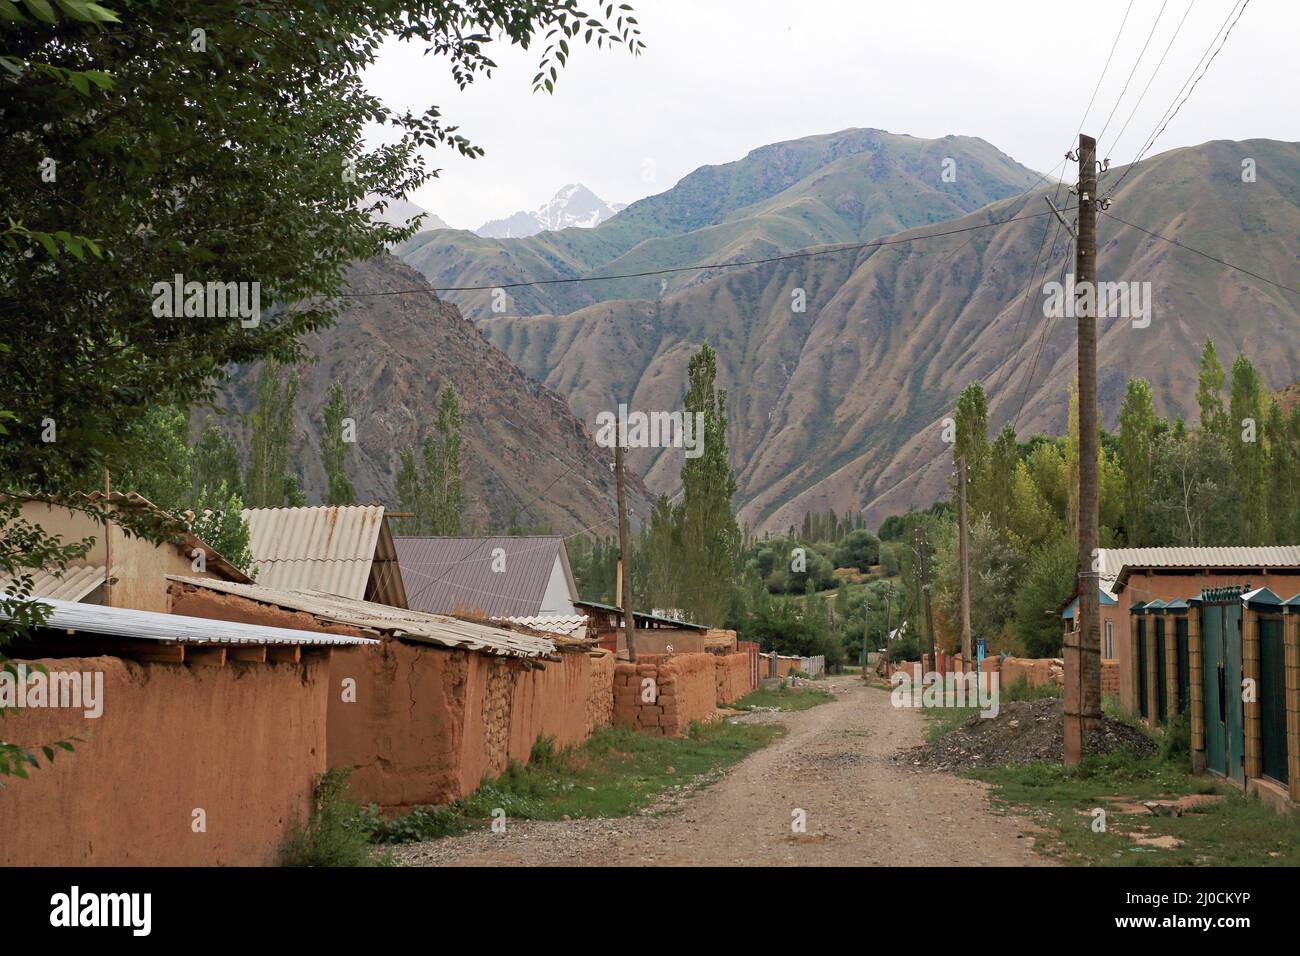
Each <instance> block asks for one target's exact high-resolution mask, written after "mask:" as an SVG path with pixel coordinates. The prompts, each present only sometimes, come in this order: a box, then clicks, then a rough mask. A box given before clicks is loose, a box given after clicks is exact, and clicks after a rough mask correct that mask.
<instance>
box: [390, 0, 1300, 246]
mask: <svg viewBox="0 0 1300 956" xmlns="http://www.w3.org/2000/svg"><path fill="white" fill-rule="evenodd" d="M629 2H631V3H632V6H633V7H634V8H635V10H636V14H635V15H636V17H637V19H638V20H639V21H640V24H641V28H642V33H643V39H644V40H645V43H646V47H647V49H646V51H645V52H644V53H643V54H642V55H641V56H639V57H633V56H632V55H631V54H630V53H628V52H627V50H626V48H622V49H614V50H597V49H595V47H591V48H584V47H579V48H577V49H576V50H575V51H574V55H573V57H572V59H571V60H570V63H569V66H568V67H567V68H566V69H565V70H564V71H563V72H562V73H561V75H560V80H559V83H558V84H557V85H556V89H555V93H554V94H553V95H547V94H545V93H539V94H534V93H533V92H532V91H531V86H530V84H531V80H532V77H533V75H534V74H535V73H536V65H537V61H538V57H539V55H540V53H541V49H542V48H543V47H544V44H542V45H539V46H535V47H534V48H533V49H532V50H531V51H527V52H525V51H520V50H518V49H508V48H506V47H505V46H500V47H498V48H497V49H496V50H495V53H494V54H493V59H495V60H496V62H497V63H498V64H499V69H498V70H496V71H495V72H494V74H493V76H492V78H491V79H480V80H479V81H477V82H476V83H475V84H474V85H472V86H471V87H470V88H469V89H467V90H466V91H464V92H461V91H460V90H458V89H457V88H456V85H455V84H454V83H453V82H452V80H451V78H450V76H449V74H448V70H447V68H446V63H445V62H443V61H441V60H439V59H438V58H437V57H435V56H432V55H430V56H424V55H423V54H422V52H421V48H420V47H410V46H404V45H402V44H398V43H390V44H388V45H387V46H386V47H385V48H384V49H383V51H382V53H381V55H380V58H379V61H378V63H377V64H376V65H375V67H374V68H373V69H372V70H371V71H370V72H369V73H368V74H367V77H366V81H367V84H368V85H369V87H370V89H371V90H372V91H373V92H375V93H376V94H377V95H378V96H380V97H381V98H382V99H383V100H384V101H385V102H386V103H388V104H389V105H390V106H393V107H395V108H403V109H404V108H408V107H409V108H414V109H423V108H425V107H427V106H428V105H429V104H431V103H436V104H438V105H439V106H440V107H441V108H442V111H443V115H444V118H445V120H446V121H447V122H448V123H454V124H458V125H459V126H460V127H461V132H462V133H463V134H464V135H466V136H467V137H469V139H470V140H471V141H473V142H474V143H476V144H477V145H479V146H482V147H483V148H484V149H485V150H486V155H485V156H483V157H482V158H479V159H475V160H465V159H462V158H460V157H458V156H456V155H454V154H453V153H451V152H450V151H448V150H439V151H436V152H434V153H433V154H432V156H431V164H432V165H433V166H435V167H439V168H441V169H442V170H443V172H442V177H441V178H440V179H438V180H435V181H434V182H433V183H432V184H430V185H428V186H426V187H424V188H423V189H421V190H420V191H419V192H418V193H417V194H415V195H413V196H410V197H408V198H410V199H411V200H412V201H414V202H416V203H418V204H419V205H421V206H423V207H424V208H425V209H428V210H429V211H431V212H434V213H437V214H438V215H439V216H441V217H442V218H443V219H445V220H446V221H447V222H448V223H450V224H451V225H452V226H455V227H457V228H464V229H473V228H476V227H478V226H479V225H480V224H481V223H483V222H484V221H485V220H488V219H492V218H497V217H501V216H505V215H508V214H510V213H512V212H514V211H516V210H519V209H534V208H536V207H537V206H539V205H541V204H542V203H543V202H544V201H546V200H547V199H549V198H550V197H551V196H552V195H553V194H554V193H555V192H556V191H557V190H558V189H559V188H560V187H561V186H563V185H565V184H566V183H572V182H580V183H583V184H585V185H587V186H589V187H590V188H591V189H592V190H593V191H594V192H595V193H596V194H597V195H598V196H600V197H601V198H603V199H606V200H609V201H611V202H625V203H626V202H632V201H634V200H636V199H640V198H641V197H643V196H648V195H651V194H653V193H657V192H662V191H663V190H665V189H668V188H670V187H671V186H672V185H673V184H674V183H675V182H676V181H677V180H679V179H680V178H681V177H682V176H684V175H686V174H687V173H689V172H690V171H691V170H693V169H695V168H697V167H699V166H702V165H706V164H719V163H725V162H730V161H732V160H735V159H739V158H741V157H742V156H744V155H745V154H746V153H747V152H749V151H750V150H752V149H754V148H756V147H758V146H763V145H766V144H768V143H775V142H780V141H782V140H787V139H795V138H797V137H800V136H809V135H813V134H817V133H828V132H833V131H835V130H840V129H845V128H848V127H874V128H877V129H885V130H889V131H890V132H894V133H910V134H912V135H914V136H922V137H940V136H944V135H947V134H949V133H955V134H960V135H968V136H979V137H982V138H983V139H986V140H988V141H989V142H990V143H992V144H993V145H995V146H997V147H998V148H999V149H1001V150H1003V151H1004V152H1006V153H1008V154H1010V155H1011V156H1012V157H1013V158H1015V159H1016V160H1018V161H1020V162H1021V163H1024V164H1025V165H1026V166H1029V167H1031V168H1033V169H1035V170H1038V171H1040V172H1041V171H1045V170H1048V169H1051V168H1053V167H1056V166H1057V165H1058V164H1059V163H1060V162H1061V160H1062V159H1063V155H1062V154H1063V152H1064V150H1065V148H1066V146H1067V144H1068V143H1069V141H1070V140H1071V139H1072V137H1073V136H1074V135H1075V132H1076V130H1077V128H1078V125H1079V122H1080V120H1081V119H1082V117H1083V113H1084V108H1085V107H1086V106H1087V104H1088V100H1089V97H1091V96H1092V92H1093V88H1094V86H1095V85H1096V82H1097V78H1098V76H1099V75H1101V71H1102V66H1103V64H1104V63H1105V61H1106V57H1107V54H1108V52H1109V51H1110V48H1111V43H1112V41H1113V40H1114V39H1115V36H1116V31H1117V30H1118V28H1119V25H1120V22H1121V20H1122V19H1123V17H1124V13H1125V8H1126V7H1127V6H1129V2H1128V0H1096V2H1094V3H1092V4H1091V5H1090V6H1089V5H1087V4H1084V5H1080V4H1078V3H1074V2H1066V0H986V2H972V0H952V2H949V0H904V2H896V0H888V2H886V0H842V2H841V0H800V2H791V0H703V2H696V0H629ZM1239 2H1240V0H1190V3H1191V7H1190V12H1188V10H1189V0H1167V2H1164V0H1133V3H1132V9H1131V12H1130V13H1129V15H1128V21H1127V23H1126V24H1125V26H1124V29H1123V32H1122V34H1121V36H1120V40H1119V44H1118V47H1117V48H1116V50H1115V55H1114V59H1113V60H1112V62H1111V64H1110V68H1109V69H1108V70H1107V71H1106V74H1105V80H1104V82H1103V83H1102V86H1101V89H1100V92H1099V93H1098V94H1097V97H1096V102H1095V103H1094V104H1093V107H1092V110H1091V112H1090V113H1089V116H1088V121H1087V123H1086V124H1085V127H1084V131H1085V132H1090V133H1092V134H1093V135H1094V136H1096V135H1098V134H1100V133H1101V131H1102V128H1103V126H1104V125H1105V124H1106V120H1107V116H1108V115H1109V114H1110V113H1111V109H1112V107H1113V106H1114V105H1115V103H1116V100H1117V98H1118V97H1119V95H1120V91H1121V88H1122V87H1123V86H1124V83H1125V81H1126V80H1127V79H1128V77H1129V74H1130V71H1131V70H1132V69H1133V67H1134V63H1135V62H1137V59H1138V54H1139V51H1140V50H1141V49H1142V46H1143V44H1144V43H1146V42H1147V38H1148V36H1149V35H1150V36H1151V39H1150V45H1149V46H1148V48H1147V50H1146V53H1145V55H1144V56H1143V57H1142V59H1141V62H1140V63H1139V64H1138V66H1137V71H1136V73H1134V74H1133V76H1132V80H1131V82H1130V83H1129V88H1128V92H1127V95H1126V96H1125V97H1124V99H1123V101H1122V102H1120V104H1119V108H1118V109H1117V110H1115V114H1114V118H1113V119H1111V120H1110V125H1109V129H1108V130H1107V131H1106V134H1105V136H1104V137H1102V138H1101V139H1100V146H1099V155H1109V156H1111V157H1112V160H1113V161H1114V162H1115V163H1116V164H1119V163H1123V162H1128V161H1129V160H1131V159H1132V158H1133V156H1134V155H1135V154H1136V152H1137V151H1138V149H1139V148H1140V147H1141V144H1142V141H1143V140H1144V139H1145V138H1146V137H1147V135H1148V134H1149V133H1150V132H1152V130H1153V128H1154V126H1155V123H1156V121H1157V119H1158V118H1159V117H1160V115H1161V113H1162V112H1163V111H1164V110H1165V108H1166V107H1167V106H1169V105H1170V104H1171V101H1173V100H1174V97H1175V94H1176V93H1177V91H1178V89H1179V88H1180V86H1182V84H1183V83H1184V81H1185V80H1187V79H1188V78H1189V75H1190V74H1191V73H1192V68H1193V66H1194V65H1195V64H1196V62H1197V61H1198V60H1199V59H1200V58H1201V56H1202V54H1204V53H1205V52H1206V48H1207V47H1208V46H1209V45H1210V42H1211V40H1212V39H1213V37H1214V36H1215V32H1216V30H1218V29H1219V27H1220V26H1221V25H1222V24H1223V23H1224V20H1225V18H1226V17H1227V16H1228V14H1229V11H1231V10H1232V9H1233V8H1234V6H1236V5H1237V3H1239ZM1162 5H1163V15H1162V16H1160V19H1159V22H1158V23H1157V14H1158V12H1159V11H1161V8H1162ZM1085 10H1091V11H1092V13H1093V14H1094V18H1093V22H1092V24H1091V25H1090V26H1087V25H1084V24H1083V23H1081V22H1080V21H1079V19H1078V18H1079V16H1080V14H1081V12H1083V11H1085ZM1185 13H1186V14H1187V17H1186V20H1185V22H1183V23H1182V27H1181V30H1180V31H1179V32H1178V35H1177V37H1176V39H1175V40H1174V43H1173V46H1172V48H1170V50H1169V53H1168V56H1167V58H1166V59H1165V61H1164V64H1163V65H1162V66H1161V67H1160V69H1159V72H1158V74H1157V75H1156V76H1155V79H1154V81H1153V82H1152V83H1151V86H1150V89H1149V90H1148V91H1147V92H1146V94H1145V97H1143V98H1142V99H1141V102H1140V103H1138V97H1139V95H1140V94H1141V93H1142V91H1143V88H1144V87H1146V85H1147V83H1148V80H1150V79H1151V77H1152V74H1153V71H1154V70H1155V68H1156V64H1157V62H1158V61H1159V60H1160V57H1161V56H1162V55H1163V54H1164V52H1165V48H1166V46H1167V44H1169V42H1170V38H1171V37H1173V36H1174V31H1175V28H1176V27H1178V25H1179V22H1180V21H1181V20H1183V17H1184V14H1185ZM1153 24H1154V25H1155V33H1154V35H1151V30H1152V26H1153ZM1080 37H1086V43H1085V46H1084V47H1080V46H1079V40H1080ZM1297 38H1300V2H1297V0H1250V2H1249V6H1248V7H1247V8H1246V10H1245V14H1244V15H1243V16H1242V18H1241V20H1240V22H1239V23H1238V24H1237V26H1236V28H1235V29H1234V30H1233V32H1232V35H1231V36H1230V37H1229V39H1228V42H1227V45H1226V46H1225V47H1224V49H1223V52H1222V53H1220V54H1219V56H1218V58H1217V59H1216V60H1215V61H1214V63H1213V65H1212V66H1211V67H1210V70H1209V72H1208V74H1207V75H1206V76H1205V78H1204V79H1203V80H1201V82H1200V84H1199V85H1198V86H1197V87H1196V90H1195V92H1194V93H1193V94H1192V96H1191V99H1190V100H1188V102H1187V104H1186V105H1185V106H1184V107H1183V108H1182V110H1181V112H1180V113H1179V114H1178V116H1177V117H1176V118H1175V119H1174V121H1173V122H1172V123H1171V124H1170V126H1169V128H1168V129H1167V130H1166V131H1165V133H1164V134H1163V135H1162V136H1161V137H1160V139H1159V140H1158V141H1157V143H1156V145H1155V147H1154V149H1153V150H1152V153H1153V154H1154V153H1159V152H1162V151H1163V150H1166V149H1170V148H1172V147H1176V146H1187V145H1193V144H1197V143H1202V142H1205V141H1206V140H1211V139H1248V138H1252V137H1267V138H1270V139H1280V140H1292V141H1294V140H1300V106H1298V104H1300V68H1297V62H1296V60H1297V49H1296V40H1297ZM1216 45H1217V44H1216ZM1080 49H1082V50H1083V51H1084V53H1085V56H1084V57H1083V58H1082V60H1080V58H1079V56H1078V51H1079V50H1080ZM1135 103H1138V108H1137V112H1136V114H1135V115H1134V116H1133V119H1132V122H1131V123H1130V124H1129V126H1128V128H1127V130H1126V131H1125V132H1124V135H1123V137H1122V138H1121V139H1120V140H1119V141H1118V143H1113V142H1112V141H1114V139H1115V136H1116V134H1117V133H1119V131H1120V129H1121V128H1122V127H1123V126H1124V124H1125V121H1126V120H1127V119H1128V116H1129V112H1130V110H1132V108H1133V106H1134V104H1135Z"/></svg>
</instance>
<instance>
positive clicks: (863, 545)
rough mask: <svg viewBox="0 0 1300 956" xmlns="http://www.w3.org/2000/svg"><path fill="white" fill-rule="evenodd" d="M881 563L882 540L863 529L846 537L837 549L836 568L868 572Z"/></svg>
mask: <svg viewBox="0 0 1300 956" xmlns="http://www.w3.org/2000/svg"><path fill="white" fill-rule="evenodd" d="M879 561H880V540H879V539H878V538H877V537H876V536H875V535H874V534H872V533H871V532H870V531H867V530H866V529H865V528H861V529H859V530H857V531H851V532H849V533H848V534H847V535H845V537H844V539H843V540H842V541H841V542H840V545H839V547H838V548H836V549H835V566H836V567H837V568H857V569H858V570H859V571H866V570H867V569H868V568H869V567H871V566H872V565H874V564H876V563H878V562H879Z"/></svg>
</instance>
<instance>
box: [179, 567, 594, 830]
mask: <svg viewBox="0 0 1300 956" xmlns="http://www.w3.org/2000/svg"><path fill="white" fill-rule="evenodd" d="M170 581H171V586H172V604H173V608H174V609H175V610H176V611H178V612H181V613H185V614H191V615H195V616H199V617H212V618H218V619H224V620H240V621H249V622H254V621H256V622H262V623H267V624H280V625H284V626H293V627H297V628H304V629H307V630H332V631H341V632H344V633H349V634H355V635H365V636H368V637H374V638H378V639H379V642H380V643H379V644H378V645H377V646H368V647H361V648H356V649H355V653H351V652H349V651H343V652H340V653H338V654H336V655H335V656H334V657H333V658H332V659H331V661H330V667H329V678H328V683H329V695H328V696H329V704H328V713H327V730H328V744H327V760H326V762H327V763H328V765H329V766H331V767H352V768H353V773H352V778H351V783H352V799H354V800H357V801H359V802H362V803H376V804H378V805H380V806H381V807H382V808H384V809H386V810H389V811H398V810H403V809H409V808H411V807H414V806H419V805H425V804H442V803H447V802H449V801H451V800H454V799H456V798H457V797H461V796H464V795H466V794H469V793H471V792H473V791H474V790H475V789H476V788H477V787H478V785H479V784H480V783H481V782H482V781H483V779H484V778H490V777H495V776H497V775H499V774H501V773H502V772H503V771H505V769H506V768H507V766H508V764H509V762H510V761H511V760H517V761H519V762H521V763H527V762H528V760H529V757H530V754H531V752H532V748H533V745H534V744H535V743H536V742H537V740H538V739H539V738H542V737H546V738H550V739H552V740H553V741H554V742H555V744H556V745H557V746H571V745H575V744H580V743H582V742H583V741H585V740H586V739H587V737H588V736H590V734H591V733H592V731H593V730H594V729H595V728H597V727H601V726H606V725H608V724H609V723H610V721H611V718H612V711H613V699H612V682H613V669H614V662H613V658H612V656H611V655H609V654H606V653H604V652H602V651H599V650H597V649H594V648H593V647H592V642H591V641H589V640H587V639H584V638H571V637H565V636H562V635H555V634H542V633H537V632H533V631H529V630H527V629H511V628H506V627H503V626H499V625H495V624H490V623H487V622H483V621H473V620H461V619H457V618H453V617H449V616H446V615H438V614H427V613H424V612H421V611H414V610H409V609H400V608H393V607H389V606H386V605H381V604H376V603H374V602H369V601H361V600H356V599H351V598H344V597H340V596H338V595H330V594H324V593H321V592H314V591H305V590H291V589H283V588H271V587H267V586H265V585H262V584H237V583H233V582H223V581H215V580H212V579H210V578H207V579H205V578H189V577H185V576H182V575H177V576H173V577H172V578H171V579H170Z"/></svg>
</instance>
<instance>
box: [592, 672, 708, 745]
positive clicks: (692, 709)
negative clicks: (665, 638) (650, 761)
mask: <svg viewBox="0 0 1300 956" xmlns="http://www.w3.org/2000/svg"><path fill="white" fill-rule="evenodd" d="M716 656H717V655H713V654H674V655H673V656H672V657H670V658H659V657H654V656H650V657H646V658H641V657H640V656H639V655H638V660H637V663H635V664H629V663H619V664H617V665H615V667H614V726H616V727H631V728H632V729H634V730H637V731H639V732H641V733H647V734H653V735H656V736H661V737H680V736H682V735H683V734H685V733H686V731H687V729H689V727H690V725H691V723H692V721H696V720H707V719H708V718H710V717H712V716H713V714H714V713H715V712H716V710H717V708H716V706H715V704H714V701H715V699H716V695H717V676H716V670H717V668H716V665H715V664H714V660H715V658H716ZM647 679H649V680H652V681H654V684H653V685H652V686H653V689H654V691H655V693H654V695H653V697H652V699H650V700H643V682H644V681H645V680H647Z"/></svg>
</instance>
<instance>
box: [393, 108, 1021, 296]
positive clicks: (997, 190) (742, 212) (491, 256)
mask: <svg viewBox="0 0 1300 956" xmlns="http://www.w3.org/2000/svg"><path fill="white" fill-rule="evenodd" d="M948 159H951V160H952V163H953V165H952V166H951V167H950V168H951V169H952V172H953V176H952V177H951V178H952V181H950V182H946V181H944V180H945V177H944V168H945V166H944V163H945V160H948ZM1037 179H1038V176H1037V175H1036V174H1034V173H1033V172H1032V171H1030V170H1028V169H1026V168H1025V167H1023V166H1021V165H1019V164H1018V163H1016V162H1014V161H1013V160H1012V159H1010V158H1009V157H1008V156H1006V155H1004V154H1003V153H1001V152H999V151H998V150H997V149H995V148H994V147H993V146H991V145H989V144H988V143H986V142H984V141H983V140H981V139H976V138H972V137H964V136H947V137H944V138H943V139H937V140H927V139H918V138H916V137H913V136H904V135H898V134H894V133H886V132H883V131H881V130H856V129H855V130H843V131H841V132H838V133H831V134H827V135H823V136H810V137H806V138H804V139H798V140H792V141H790V142H785V143H776V144H773V145H771V146H764V147H762V148H760V149H756V150H754V151H753V152H751V153H750V154H749V155H748V156H746V157H744V158H743V159H740V160H737V161H736V162H733V163H727V164H725V165H722V166H704V167H701V168H700V169H697V170H695V171H694V172H692V173H691V174H690V175H688V176H686V177H685V178H683V179H682V180H681V181H680V182H679V183H677V185H675V186H673V187H672V188H671V189H669V190H667V191H666V192H663V193H660V194H658V195H655V196H650V197H648V198H646V199H643V200H641V201H640V202H636V203H633V204H632V205H630V206H629V207H628V208H627V209H625V210H623V211H622V212H620V213H619V214H618V215H616V216H614V217H613V218H612V219H610V220H608V221H607V222H604V223H602V224H601V225H599V226H597V227H596V228H594V229H566V230H562V231H559V232H549V233H543V234H540V235H537V236H530V237H528V238H526V239H483V238H480V237H478V236H475V235H474V234H472V233H467V232H461V231H447V230H441V231H436V232H432V231H431V232H424V233H421V234H420V235H417V236H415V237H413V238H412V239H410V240H409V241H408V242H407V243H405V244H404V245H403V246H401V247H400V248H399V249H398V250H396V251H397V254H398V255H399V256H401V258H402V259H404V260H405V261H406V262H407V263H409V264H410V265H412V266H414V267H415V268H416V269H418V270H419V271H420V272H422V273H423V274H424V275H425V276H426V277H427V278H428V279H429V280H430V282H431V283H432V284H433V285H434V286H435V287H437V288H439V289H443V288H456V287H464V286H488V287H491V286H498V285H505V284H509V283H512V282H525V281H538V280H543V281H552V280H558V279H568V278H574V277H580V276H599V275H614V274H622V273H629V272H648V271H654V270H657V269H665V268H680V267H687V266H699V265H702V264H707V263H713V262H735V261H737V260H742V259H752V258H762V257H764V256H771V255H776V254H779V253H781V252H785V251H789V250H792V249H801V248H804V247H806V246H809V245H815V244H818V243H838V242H857V241H862V240H865V239H873V238H878V237H880V236H883V235H887V234H889V233H892V232H897V231H899V230H900V229H905V228H910V227H913V226H919V225H925V224H927V223H933V222H941V221H943V220H946V219H951V218H954V217H955V216H959V215H961V214H963V213H966V212H969V211H971V210H973V209H978V208H979V207H981V206H984V205H986V204H987V203H989V202H992V201H994V200H997V199H1001V198H1004V197H1006V196H1010V195H1013V194H1015V193H1016V192H1019V191H1021V190H1023V189H1026V188H1028V187H1029V186H1030V185H1031V184H1033V183H1034V182H1035V181H1036V180H1037ZM710 278H711V275H710V273H709V272H708V271H707V270H701V271H697V272H688V273H678V274H674V275H668V276H662V277H660V276H648V277H645V278H641V279H632V280H614V281H609V282H586V283H571V284H552V285H543V286H534V287H530V288H522V289H511V290H509V299H508V300H507V303H506V308H505V313H506V314H509V315H536V314H541V313H565V312H572V311H575V310H577V309H579V308H582V307H584V306H587V305H591V304H593V303H596V302H602V301H607V300H611V299H628V298H653V297H656V296H658V295H662V294H665V293H670V292H673V291H676V290H678V289H681V288H686V287H689V286H692V285H698V284H701V283H704V282H707V281H708V280H709V279H710ZM447 298H448V300H449V301H452V302H454V303H456V304H457V305H458V306H459V307H460V308H461V310H462V312H464V314H465V315H466V316H468V317H469V318H471V319H474V320H480V319H484V318H488V317H492V316H493V315H494V313H493V312H492V296H491V293H490V292H449V293H447Z"/></svg>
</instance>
